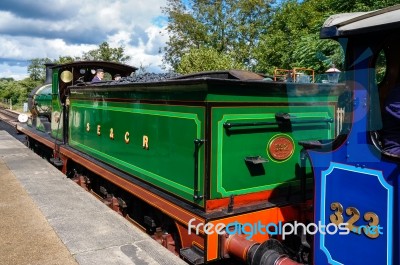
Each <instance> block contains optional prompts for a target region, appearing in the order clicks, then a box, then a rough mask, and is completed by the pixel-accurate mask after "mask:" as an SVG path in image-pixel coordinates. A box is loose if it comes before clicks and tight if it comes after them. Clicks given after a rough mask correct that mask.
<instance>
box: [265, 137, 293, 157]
mask: <svg viewBox="0 0 400 265" xmlns="http://www.w3.org/2000/svg"><path fill="white" fill-rule="evenodd" d="M268 153H269V155H270V156H271V157H272V158H273V159H275V160H279V161H282V160H286V159H289V158H290V157H291V156H292V155H293V153H294V142H293V140H292V139H291V138H290V137H288V136H286V135H279V136H277V137H275V138H273V139H272V140H271V141H270V143H269V145H268Z"/></svg>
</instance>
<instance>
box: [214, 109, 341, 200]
mask: <svg viewBox="0 0 400 265" xmlns="http://www.w3.org/2000/svg"><path fill="white" fill-rule="evenodd" d="M335 109H336V104H335V102H331V103H329V102H321V104H317V105H306V104H299V105H298V106H288V104H287V103H282V104H279V103H275V104H273V106H232V107H213V108H212V147H211V148H212V151H211V176H212V177H211V187H210V189H211V199H218V198H224V197H228V196H231V195H241V194H247V193H252V192H261V191H265V190H272V189H274V188H278V187H284V186H286V187H287V186H288V185H291V186H292V187H297V188H298V187H299V184H300V170H299V166H300V151H301V146H299V145H298V142H299V141H305V140H314V139H332V138H334V132H335V124H334V120H335ZM308 172H310V170H309V169H308Z"/></svg>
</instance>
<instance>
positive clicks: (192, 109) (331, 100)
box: [68, 80, 341, 206]
mask: <svg viewBox="0 0 400 265" xmlns="http://www.w3.org/2000/svg"><path fill="white" fill-rule="evenodd" d="M340 94H341V89H338V88H336V89H335V88H334V87H328V86H322V87H318V86H316V85H306V86H295V87H286V86H285V85H283V84H275V83H269V84H268V83H260V82H254V83H253V82H243V83H242V82H225V81H216V82H215V83H214V82H209V80H200V81H187V82H186V81H181V82H176V83H165V84H158V83H157V84H133V85H126V86H119V87H112V86H103V87H96V86H93V87H84V88H73V89H71V95H70V107H69V126H68V128H69V144H70V145H71V146H72V147H74V148H76V149H78V150H80V151H82V152H85V153H87V154H89V155H91V156H93V157H95V158H97V159H99V160H102V161H104V162H106V163H108V164H110V165H112V166H114V167H115V168H118V169H121V170H123V171H125V172H127V173H129V174H132V175H133V176H135V177H137V178H139V179H142V180H144V181H146V182H148V183H151V184H152V185H154V186H156V187H159V188H161V189H163V190H165V191H167V192H170V193H172V194H175V195H176V196H179V197H181V198H183V199H185V200H187V201H189V202H194V203H196V204H198V205H200V206H204V199H201V200H195V199H194V196H193V195H194V194H195V191H194V188H195V185H194V182H195V181H194V180H195V175H196V174H195V150H196V149H195V144H194V140H195V139H204V140H205V142H204V144H203V145H201V147H200V148H199V157H198V160H197V162H198V165H199V167H198V171H197V172H196V173H197V175H198V180H197V185H198V187H199V193H198V195H200V196H205V198H206V199H218V198H225V197H229V196H231V195H241V194H248V193H253V192H260V191H265V190H272V189H274V188H277V187H282V186H286V187H287V186H291V187H293V188H294V189H298V188H299V184H300V173H299V172H300V170H299V166H300V150H301V147H300V146H299V145H298V142H299V141H304V140H317V139H332V138H334V137H335V135H334V132H335V123H334V122H333V123H329V122H321V123H318V122H314V121H318V120H324V119H333V120H334V119H335V113H336V109H337V105H338V102H337V101H338V96H339V95H340ZM278 112H281V113H289V114H290V115H291V116H292V117H294V118H295V119H296V120H303V121H304V120H307V121H310V122H306V123H302V124H292V127H291V130H287V129H285V128H281V127H280V126H278V125H267V126H260V127H251V128H247V127H239V128H232V129H230V130H227V129H225V128H224V123H226V122H230V123H242V122H274V121H275V114H276V113H278ZM207 123H208V124H207ZM127 132H128V133H129V143H126V142H125V135H126V133H127ZM111 133H112V134H113V136H114V137H110V134H111ZM277 136H285V137H287V138H288V139H291V140H292V141H293V143H294V152H293V155H292V156H290V157H289V158H287V159H285V160H282V161H278V160H276V159H274V158H273V157H271V155H270V153H269V151H268V146H269V144H270V143H271V140H272V139H274V138H275V137H277ZM144 137H146V138H148V143H149V148H148V149H146V148H143V139H144ZM249 156H261V157H264V158H266V159H267V160H268V162H267V163H265V164H262V165H261V167H260V166H257V167H258V169H256V170H254V169H253V168H251V167H249V166H248V165H247V164H246V163H245V158H246V157H249ZM307 173H308V174H309V175H310V176H311V174H310V173H311V171H310V167H308V169H307Z"/></svg>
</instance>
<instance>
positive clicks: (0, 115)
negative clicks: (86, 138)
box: [0, 108, 20, 127]
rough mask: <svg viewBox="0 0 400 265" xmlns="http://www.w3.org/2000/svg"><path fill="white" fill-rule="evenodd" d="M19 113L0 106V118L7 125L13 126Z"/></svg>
mask: <svg viewBox="0 0 400 265" xmlns="http://www.w3.org/2000/svg"><path fill="white" fill-rule="evenodd" d="M19 114H20V113H18V112H15V111H12V110H8V109H4V108H0V120H2V121H3V122H5V123H8V124H9V125H11V126H13V127H15V126H16V125H17V123H18V116H19Z"/></svg>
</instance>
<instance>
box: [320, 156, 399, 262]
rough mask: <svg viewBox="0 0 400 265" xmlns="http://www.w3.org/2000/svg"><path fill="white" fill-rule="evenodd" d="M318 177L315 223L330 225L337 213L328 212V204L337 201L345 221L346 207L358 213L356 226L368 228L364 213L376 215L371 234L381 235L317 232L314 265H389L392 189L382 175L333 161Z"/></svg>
mask: <svg viewBox="0 0 400 265" xmlns="http://www.w3.org/2000/svg"><path fill="white" fill-rule="evenodd" d="M320 176H321V178H320V179H318V178H317V179H316V188H317V189H316V195H317V198H318V197H319V198H321V202H320V203H317V204H316V207H317V208H316V209H315V210H316V220H320V222H321V225H325V226H327V225H329V224H330V223H331V221H330V216H331V215H332V214H334V213H335V212H337V210H336V211H335V210H332V209H331V204H332V203H334V202H338V203H340V204H341V205H342V206H343V214H342V216H343V218H344V222H348V221H349V219H350V218H351V215H348V214H346V208H348V207H355V208H357V209H358V210H359V212H360V218H359V219H358V220H357V221H356V222H355V223H354V225H356V226H358V227H360V226H362V225H368V221H366V220H364V214H365V213H367V212H373V213H375V214H376V215H377V216H378V217H379V224H378V225H379V227H380V228H379V230H378V229H376V230H374V231H371V233H374V232H376V233H379V232H380V233H382V234H380V235H379V236H378V237H377V238H370V237H368V236H367V235H365V234H364V233H363V232H361V233H354V232H350V233H349V234H347V235H340V234H339V233H336V234H332V235H330V234H328V233H326V234H325V235H324V234H322V233H319V234H317V235H316V241H315V242H316V246H315V247H316V255H315V264H318V265H319V264H328V263H329V264H351V265H355V264H363V265H368V264H371V265H372V264H374V265H376V264H388V265H389V264H392V245H393V242H392V241H393V239H392V234H393V232H392V211H393V188H392V186H391V185H389V184H388V183H387V182H386V181H385V179H384V178H383V175H382V172H381V171H379V170H372V169H367V168H359V167H354V166H351V165H345V164H339V163H333V162H332V163H330V166H329V168H328V169H326V170H324V171H320ZM319 187H320V189H318V188H319ZM329 228H330V229H329V231H334V227H333V225H332V224H331V225H329ZM377 228H378V227H377ZM318 249H319V250H318Z"/></svg>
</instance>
